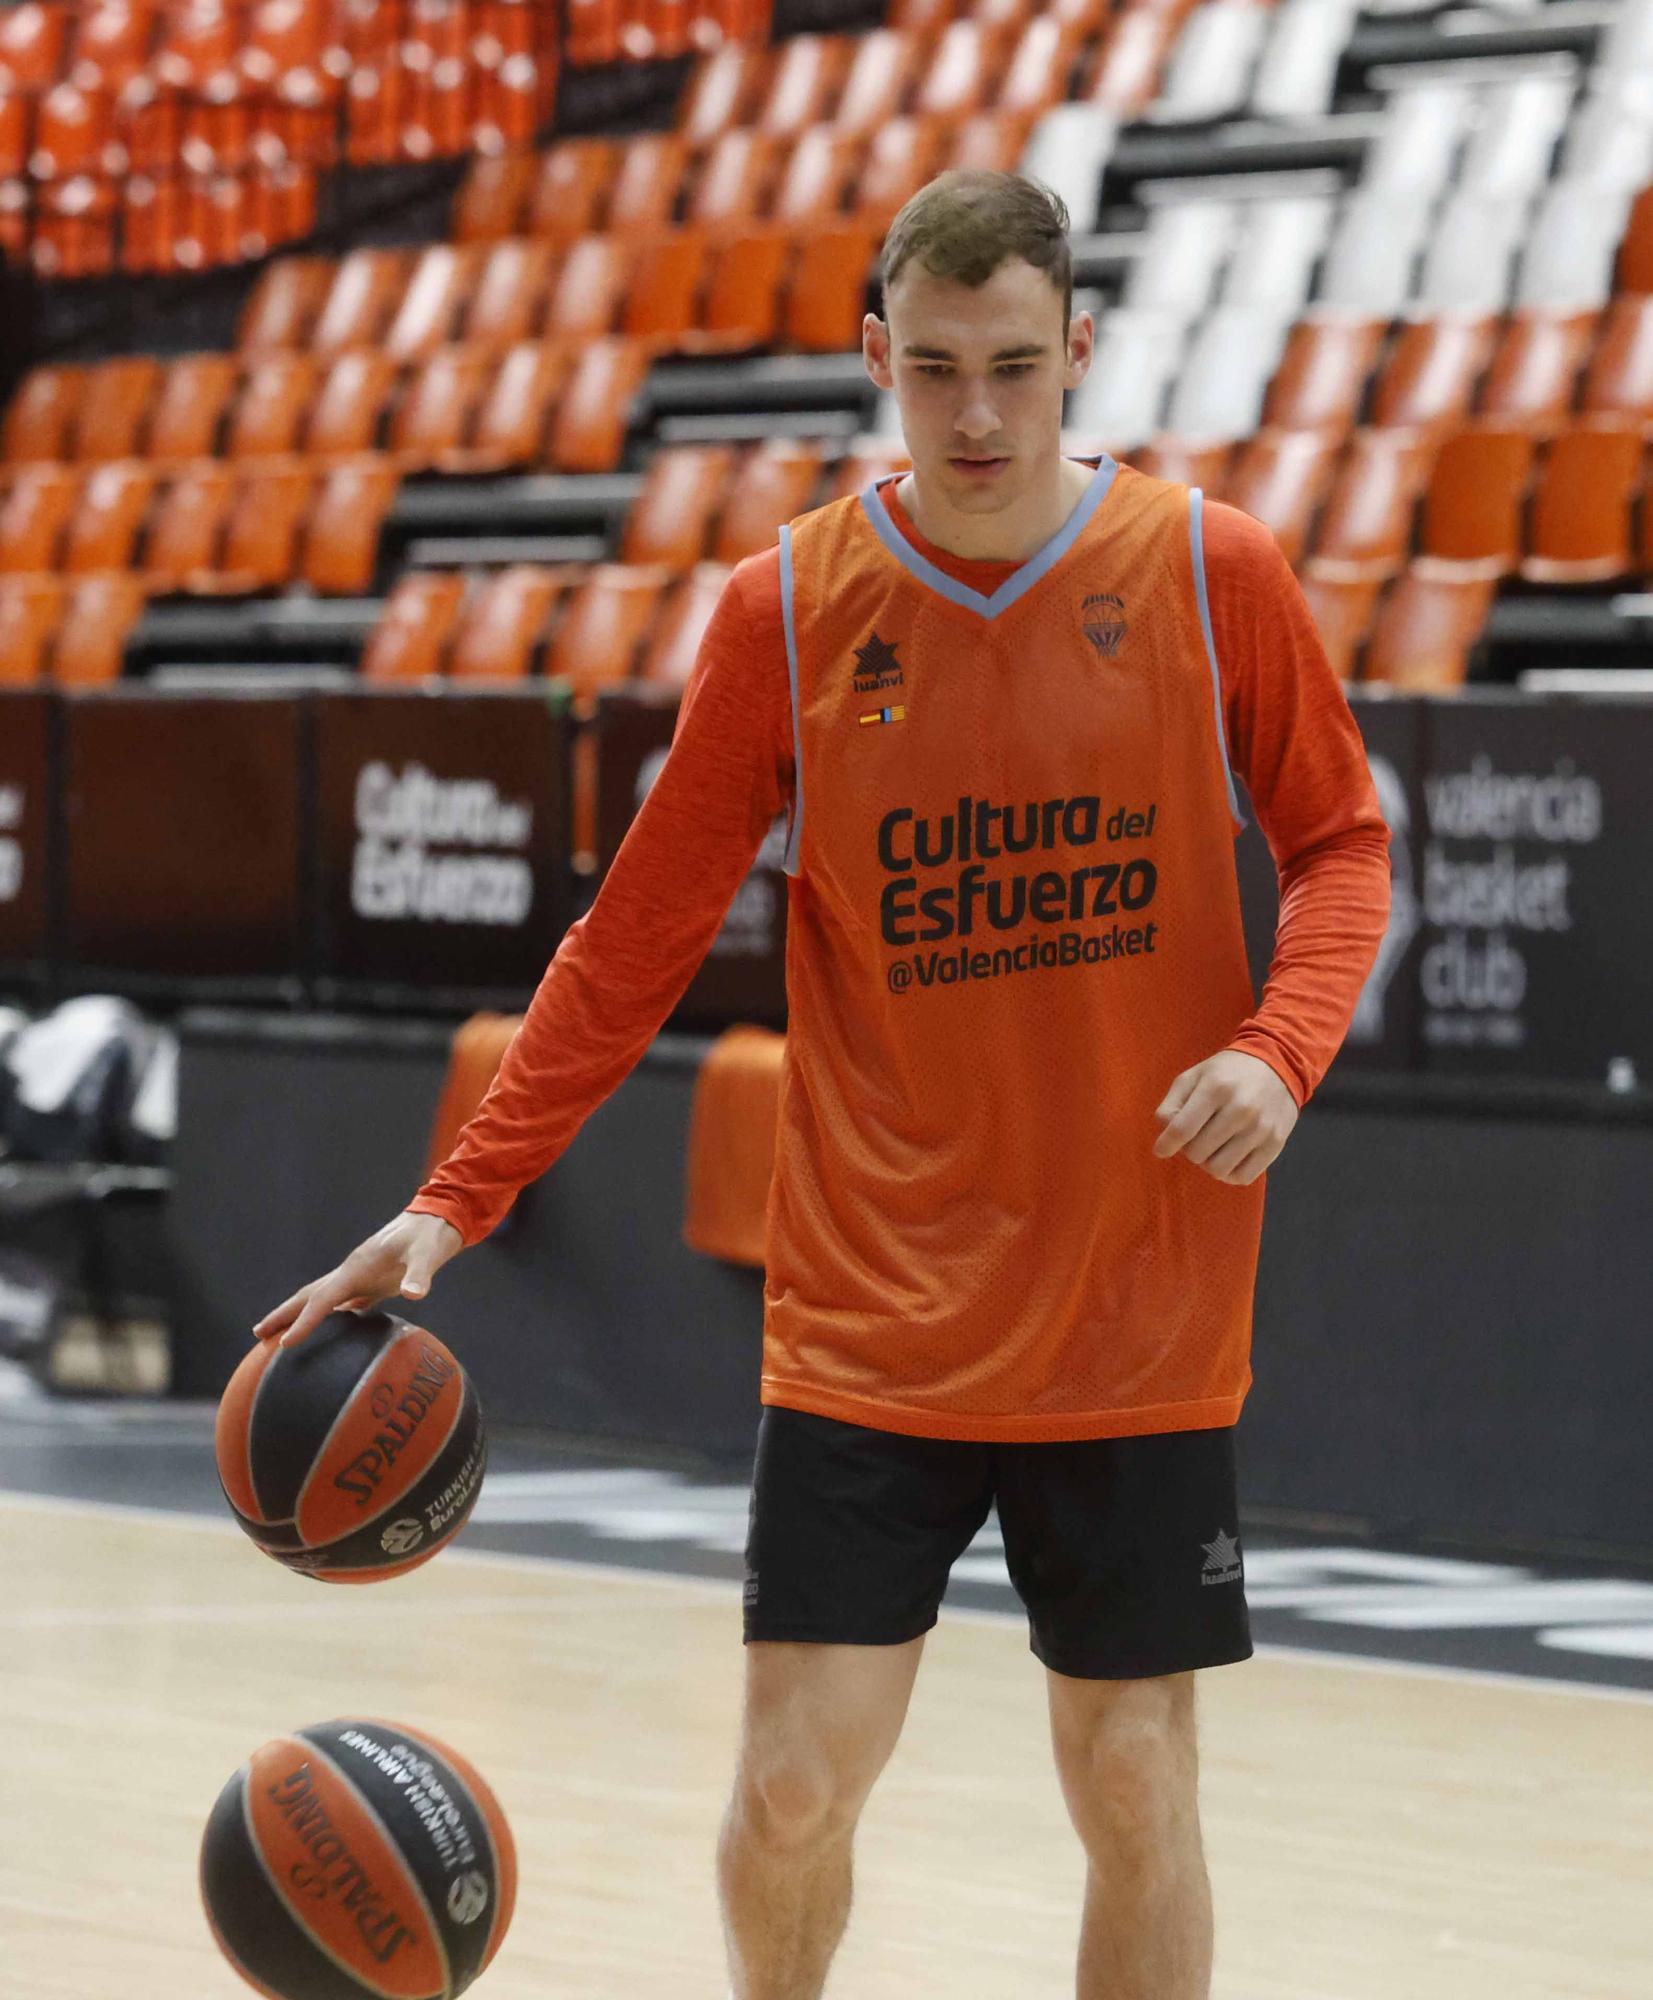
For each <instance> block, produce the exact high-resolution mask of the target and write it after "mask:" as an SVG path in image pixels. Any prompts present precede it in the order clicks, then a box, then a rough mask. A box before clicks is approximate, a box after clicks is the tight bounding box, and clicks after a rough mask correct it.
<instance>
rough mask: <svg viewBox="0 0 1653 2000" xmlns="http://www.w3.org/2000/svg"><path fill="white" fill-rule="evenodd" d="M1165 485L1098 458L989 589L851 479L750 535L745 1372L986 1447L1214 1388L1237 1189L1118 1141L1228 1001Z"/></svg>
mask: <svg viewBox="0 0 1653 2000" xmlns="http://www.w3.org/2000/svg"><path fill="white" fill-rule="evenodd" d="M884 483H887V482H880V484H884ZM1202 504H1203V503H1202V501H1201V498H1200V496H1199V494H1198V493H1197V492H1196V493H1194V494H1192V495H1191V494H1190V493H1189V491H1188V489H1187V488H1185V487H1182V486H1175V485H1170V484H1167V483H1165V482H1162V481H1159V480H1155V479H1151V478H1148V477H1146V476H1145V475H1143V474H1140V473H1137V472H1134V471H1131V470H1129V469H1127V468H1122V467H1117V466H1115V465H1114V463H1113V462H1112V461H1111V460H1109V459H1103V460H1102V461H1101V462H1100V463H1099V464H1098V466H1097V469H1096V472H1095V475H1094V477H1093V479H1092V481H1091V483H1090V486H1089V488H1088V489H1087V492H1086V494H1085V496H1084V498H1083V500H1082V501H1081V502H1080V504H1079V505H1078V506H1077V507H1076V508H1075V509H1074V511H1073V513H1072V514H1071V515H1070V517H1069V519H1068V520H1067V522H1066V523H1065V524H1064V525H1063V527H1062V529H1061V530H1060V531H1059V532H1058V533H1057V535H1056V536H1055V537H1054V538H1053V539H1052V540H1051V541H1050V542H1049V543H1047V544H1046V545H1045V547H1044V548H1043V549H1042V550H1040V551H1039V552H1038V553H1037V554H1036V555H1034V556H1033V557H1031V558H1030V559H1029V560H1028V561H1027V562H1026V563H1024V564H1022V565H1021V566H1020V567H1019V568H1018V569H1016V570H1015V571H1014V572H1012V573H1011V575H1010V576H1009V577H1008V578H1007V580H1006V581H1005V582H1004V583H1003V584H1002V585H1001V586H1000V587H999V588H998V589H997V590H996V591H995V592H994V593H993V595H992V596H991V597H983V596H981V595H980V594H979V593H977V592H975V591H973V590H971V589H969V588H968V587H967V586H965V585H964V584H962V583H959V582H958V581H956V580H955V579H953V578H951V577H949V576H948V575H947V574H946V573H945V572H944V571H942V570H941V569H939V568H937V567H936V566H934V565H933V564H931V563H930V562H929V561H928V560H927V559H926V558H925V557H924V556H923V555H922V554H921V553H920V552H919V551H918V550H917V549H916V548H915V547H914V546H913V545H912V543H911V542H910V541H908V540H907V539H906V538H905V537H904V536H902V535H901V534H900V532H899V531H898V529H897V528H896V527H895V525H894V524H893V523H892V522H891V520H890V518H889V515H888V513H887V511H886V510H885V507H884V504H883V501H882V498H881V497H880V496H879V493H878V491H877V489H876V488H873V489H869V490H868V492H867V493H866V494H863V495H861V496H860V497H858V498H856V499H852V500H843V501H839V502H837V503H835V504H834V505H832V506H828V507H824V508H822V509H820V510H819V511H818V512H815V513H812V514H808V515H805V516H803V517H801V518H800V519H799V520H797V521H796V522H794V523H793V524H792V526H791V528H790V530H788V529H783V530H782V531H781V533H782V547H781V570H782V589H783V614H784V619H785V628H786V637H787V650H788V665H789V669H790V673H791V677H792V690H793V726H794V736H795V745H794V747H795V753H796V759H797V778H796V785H795V794H794V801H793V808H792V817H791V823H790V827H789V833H788V844H787V859H786V866H787V870H788V873H789V875H790V876H791V877H792V878H793V879H792V882H791V886H790V892H789V916H788V939H787V968H786V977H787V999H788V1009H789V1030H788V1041H787V1060H786V1066H785V1070H784V1074H783V1078H782V1086H781V1108H780V1125H779V1135H778V1155H777V1171H776V1175H775V1179H774V1182H773V1185H772V1189H771V1193H770V1199H769V1211H768V1241H769V1254H768V1264H767V1277H766V1282H765V1292H764V1301H765V1332H764V1366H763V1387H762V1394H763V1400H764V1401H765V1402H767V1403H778V1404H783V1405H786V1406H789V1407H791V1408H795V1409H802V1410H810V1411H815V1412H817V1413H819V1414H822V1415H826V1416H832V1417H838V1418H842V1419H844V1420H846V1421H849V1422H852V1423H855V1422H858V1423H865V1424H871V1425H874V1426H876V1427H878V1428H881V1429H885V1430H896V1431H904V1432H909V1433H913V1434H917V1435H930V1436H945V1437H954V1438H976V1439H988V1440H1015V1439H1020V1440H1035V1439H1060V1438H1081V1437H1102V1436H1119V1435H1126V1434H1131V1433H1139V1432H1152V1431H1166V1430H1191V1429H1199V1428H1203V1427H1209V1426H1214V1425H1219V1424H1228V1423H1232V1422H1233V1421H1234V1420H1235V1418H1236V1417H1237V1416H1238V1415H1239V1411H1240V1406H1241V1403H1242V1402H1243V1400H1244V1397H1245V1393H1246V1390H1247V1388H1248V1387H1249V1384H1250V1380H1251V1375H1250V1367H1249V1352H1250V1339H1251V1308H1252V1291H1253V1284H1254V1279H1255V1273H1256V1263H1257V1250H1258V1240H1259V1236H1260V1232H1261V1226H1262V1213H1263V1182H1262V1181H1261V1180H1259V1181H1257V1182H1255V1183H1253V1185H1251V1186H1250V1187H1243V1188H1242V1187H1230V1186H1225V1185H1223V1184H1222V1183H1220V1182H1217V1181H1215V1180H1213V1179H1212V1178H1211V1177H1210V1176H1209V1175H1208V1174H1206V1173H1204V1172H1202V1171H1201V1170H1200V1169H1199V1168H1198V1167H1196V1166H1193V1165H1191V1164H1190V1163H1189V1162H1188V1161H1187V1160H1185V1159H1182V1158H1174V1159H1170V1160H1159V1159H1156V1158H1155V1156H1154V1153H1153V1144H1154V1140H1155V1138H1156V1137H1157V1136H1158V1133H1159V1130H1160V1127H1159V1124H1158V1121H1157V1120H1156V1119H1155V1117H1154V1115H1153V1114H1154V1108H1155V1106H1156V1105H1157V1104H1158V1103H1159V1102H1160V1100H1161V1098H1162V1097H1163V1096H1164V1094H1165V1091H1166V1089H1167V1087H1168V1086H1169V1084H1170V1083H1171V1080H1172V1078H1173V1077H1175V1076H1176V1075H1177V1074H1178V1073H1179V1072H1180V1071H1181V1070H1184V1069H1186V1068H1188V1067H1189V1066H1190V1065H1191V1064H1193V1063H1196V1062H1199V1061H1202V1060H1203V1059H1204V1058H1206V1057H1208V1056H1210V1055H1212V1054H1214V1053H1215V1052H1216V1051H1217V1050H1219V1049H1221V1048H1222V1047H1224V1046H1225V1044H1227V1043H1228V1041H1229V1040H1230V1038H1231V1037H1232V1036H1233V1034H1234V1032H1235V1030H1236V1029H1237V1028H1238V1026H1239V1025H1240V1023H1241V1022H1242V1021H1243V1020H1245V1019H1246V1017H1247V1016H1248V1015H1249V1014H1250V1013H1251V1012H1252V1008H1253V996H1252V990H1251V984H1250V980H1249V977H1248V974H1247V970H1246V958H1245V949H1244V944H1243V940H1242V934H1241V926H1240V904H1239V893H1238V887H1237V883H1236V878H1235V868H1234V836H1235V832H1236V825H1237V819H1238V813H1237V807H1236V805H1235V797H1234V791H1233V786H1232V780H1231V777H1230V774H1229V768H1228V761H1227V754H1226V747H1225V744H1224V741H1223V726H1222V712H1221V703H1220V698H1219V683H1218V678H1217V668H1216V661H1215V653H1214V648H1213V646H1212V643H1211V636H1210V623H1209V615H1208V610H1207V606H1206V602H1205V584H1204V568H1203V561H1202V556H1201V525H1202Z"/></svg>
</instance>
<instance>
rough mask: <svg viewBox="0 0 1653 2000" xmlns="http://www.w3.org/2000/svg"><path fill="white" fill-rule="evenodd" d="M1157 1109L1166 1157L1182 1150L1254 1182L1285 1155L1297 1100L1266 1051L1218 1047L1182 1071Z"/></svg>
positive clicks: (1215, 1170) (1219, 1171) (1202, 1163)
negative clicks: (1267, 1059)
mask: <svg viewBox="0 0 1653 2000" xmlns="http://www.w3.org/2000/svg"><path fill="white" fill-rule="evenodd" d="M1154 1116H1155V1117H1156V1118H1158V1119H1159V1120H1160V1122H1161V1123H1162V1124H1163V1125H1164V1127H1165V1129H1164V1131H1163V1132H1161V1133H1160V1135H1159V1137H1158V1138H1157V1139H1156V1140H1155V1141H1154V1151H1155V1153H1156V1154H1157V1155H1158V1156H1159V1158H1160V1159H1162V1160H1168V1159H1170V1158H1171V1157H1172V1155H1173V1154H1175V1153H1181V1155H1182V1156H1183V1158H1184V1159H1185V1160H1191V1161H1192V1162H1193V1164H1194V1165H1195V1166H1196V1167H1203V1168H1204V1169H1205V1171H1206V1172H1207V1173H1208V1174H1210V1175H1211V1177H1212V1179H1213V1180H1219V1181H1225V1182H1227V1184H1228V1185H1229V1186H1230V1187H1249V1186H1250V1185H1251V1183H1252V1182H1253V1181H1254V1180H1255V1179H1256V1178H1257V1176H1258V1175H1259V1174H1261V1173H1265V1172H1266V1171H1267V1170H1268V1168H1269V1167H1271V1166H1272V1165H1273V1164H1274V1162H1275V1161H1276V1160H1277V1159H1278V1158H1279V1157H1280V1153H1281V1150H1282V1148H1283V1147H1284V1146H1285V1143H1286V1141H1287V1140H1288V1139H1289V1138H1290V1137H1291V1132H1292V1127H1293V1126H1294V1125H1295V1124H1296V1123H1297V1102H1296V1100H1295V1098H1293V1096H1292V1094H1291V1092H1290V1091H1289V1090H1288V1089H1287V1088H1286V1086H1285V1085H1284V1084H1283V1083H1282V1082H1281V1080H1280V1079H1279V1077H1277V1076H1276V1075H1275V1073H1274V1071H1273V1070H1271V1069H1270V1068H1269V1066H1268V1064H1267V1063H1266V1062H1264V1061H1262V1060H1261V1058H1260V1057H1257V1056H1248V1055H1242V1054H1241V1053H1240V1051H1239V1050H1238V1049H1219V1050H1218V1052H1217V1053H1216V1055H1214V1056H1207V1057H1206V1059H1205V1061H1204V1062H1199V1063H1195V1065H1194V1067H1193V1068H1192V1069H1185V1070H1184V1071H1183V1072H1182V1074H1181V1076H1179V1077H1178V1078H1177V1079H1176V1081H1175V1082H1174V1083H1173V1084H1172V1085H1171V1088H1170V1089H1169V1090H1168V1091H1167V1092H1166V1093H1165V1097H1164V1100H1163V1102H1162V1103H1161V1104H1160V1106H1159V1108H1158V1110H1157V1111H1155V1113H1154Z"/></svg>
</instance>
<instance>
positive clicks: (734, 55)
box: [677, 37, 797, 146]
mask: <svg viewBox="0 0 1653 2000" xmlns="http://www.w3.org/2000/svg"><path fill="white" fill-rule="evenodd" d="M794 39H797V38H796V37H794ZM769 74H770V52H769V50H768V49H765V48H760V47H757V46H755V45H754V44H752V43H733V42H732V43H726V44H725V45H724V46H723V47H722V48H721V49H717V50H715V51H714V52H713V53H712V54H711V55H708V56H702V57H701V59H700V61H699V62H697V63H696V64H695V66H694V69H693V70H692V71H691V72H690V76H689V81H688V85H687V87H686V88H685V90H684V92H683V96H682V98H681V100H680V101H679V103H678V107H677V129H678V131H679V132H680V133H682V135H683V137H684V138H685V139H687V140H688V142H689V144H690V145H691V146H706V145H709V144H710V143H711V142H712V140H714V139H715V138H716V137H717V136H718V134H719V133H720V132H727V131H728V130H729V129H730V128H731V126H736V125H749V124H750V123H751V122H752V120H753V119H754V118H755V117H756V116H757V115H758V114H759V113H760V112H761V110H762V109H763V107H764V105H765V103H766V102H767V100H768V98H769V96H770V94H771V93H770V92H769V91H768V89H767V88H766V86H767V84H768V81H769Z"/></svg>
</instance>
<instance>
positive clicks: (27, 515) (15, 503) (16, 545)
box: [0, 465, 82, 570]
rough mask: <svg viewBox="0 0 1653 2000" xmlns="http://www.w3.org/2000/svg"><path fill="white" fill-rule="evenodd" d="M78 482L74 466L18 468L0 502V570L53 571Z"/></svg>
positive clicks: (74, 501) (78, 490) (77, 491)
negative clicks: (3, 498)
mask: <svg viewBox="0 0 1653 2000" xmlns="http://www.w3.org/2000/svg"><path fill="white" fill-rule="evenodd" d="M81 478H82V474H81V472H80V470H79V468H78V467H74V466H66V465H23V466H19V467H18V469H17V471H16V472H15V473H14V474H13V475H12V479H11V486H10V490H9V491H8V492H7V494H6V497H5V500H4V501H3V502H0V570H48V569H56V567H57V552H58V545H59V543H60V542H61V541H62V539H63V532H64V530H65V528H67V526H68V525H69V518H70V516H71V514H72V513H73V512H74V508H75V503H76V501H77V500H78V499H79V497H80V482H81Z"/></svg>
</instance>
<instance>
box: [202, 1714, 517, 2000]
mask: <svg viewBox="0 0 1653 2000" xmlns="http://www.w3.org/2000/svg"><path fill="white" fill-rule="evenodd" d="M516 1890H517V1859H516V1848H515V1846H514V1845H513V1843H512V1840H511V1829H510V1827H509V1826H507V1824H506V1822H505V1815H504V1814H503V1813H502V1812H501V1811H500V1808H499V1801H498V1800H497V1799H496V1798H495V1797H494V1795H493V1793H492V1792H491V1791H490V1790H489V1789H488V1787H487V1785H486V1784H485V1783H484V1782H483V1780H482V1779H481V1777H480V1776H479V1775H478V1774H477V1772H476V1771H475V1770H473V1769H472V1767H471V1766H470V1764H468V1763H467V1762H466V1760H465V1759H464V1758H463V1757H461V1756H459V1755H458V1754H457V1753H456V1752H455V1751H452V1750H450V1749H448V1747H447V1746H446V1745H445V1744H443V1743H439V1742H437V1741H436V1739H435V1738H434V1737H431V1736H426V1735H424V1734H423V1733H422V1732H419V1733H416V1732H414V1731H413V1730H410V1729H403V1728H401V1727H400V1726H399V1725H398V1724H396V1723H390V1722H352V1721H345V1722H319V1723H317V1724H316V1725H315V1726H314V1727H313V1728H310V1729H301V1730H298V1731H297V1732H296V1733H295V1734H293V1735H291V1736H279V1737H277V1738H276V1740H275V1741H274V1742H273V1743H266V1744H265V1745H264V1747H263V1749H262V1750H259V1751H256V1752H255V1753H254V1755H253V1756H252V1757H250V1758H249V1759H248V1761H247V1762H246V1763H245V1764H243V1765H242V1767H241V1769H240V1770H239V1771H237V1772H236V1774H235V1776H234V1777H233V1778H231V1780H230V1781H229V1783H228V1784H227V1785H226V1786H225V1787H224V1789H223V1791H221V1792H220V1793H219V1795H218V1803H217V1804H216V1805H215V1806H214V1807H213V1809H212V1813H211V1816H210V1817H209V1818H208V1820H207V1830H206V1833H205V1835H204V1836H203V1838H202V1841H201V1900H202V1902H203V1903H204V1904H205V1905H206V1912H207V1921H208V1922H209V1923H210V1924H211V1925H212V1930H213V1935H214V1936H215V1937H216V1938H217V1940H218V1943H219V1946H220V1948H221V1949H222V1951H223V1953H224V1956H225V1957H226V1958H227V1959H228V1960H229V1961H230V1963H231V1964H232V1965H233V1966H234V1967H235V1969H236V1970H237V1971H238V1972H239V1973H240V1974H241V1976H242V1977H243V1978H244V1979H245V1980H246V1981H247V1982H248V1983H249V1985H252V1986H256V1987H257V1988H258V1990H259V1992H260V1993H263V1994H265V1995H267V1996H270V2000H370V1996H371V2000H454V1996H456V1995H458V1994H460V1993H463V1992H464V1991H465V1989H466V1987H468V1986H469V1985H470V1984H471V1982H472V1980H474V1979H475V1978H476V1977H477V1975H478V1974H479V1973H481V1972H483V1971H485V1970H486V1969H487V1966H488V1963H489V1961H490V1960H491V1959H492V1958H493V1955H494V1953H495V1952H496V1951H498V1949H499V1946H500V1941H501V1940H502V1939H503V1937H504V1936H505V1931H506V1927H507V1925H508V1924H509V1923H510V1921H511V1911H512V1907H513V1905H514V1904H515V1901H516Z"/></svg>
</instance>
